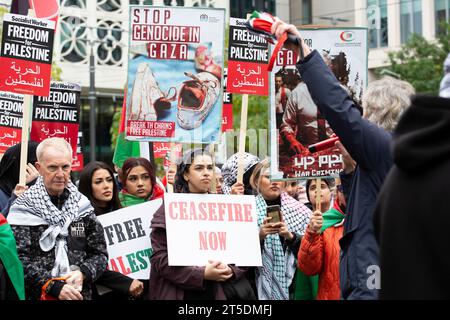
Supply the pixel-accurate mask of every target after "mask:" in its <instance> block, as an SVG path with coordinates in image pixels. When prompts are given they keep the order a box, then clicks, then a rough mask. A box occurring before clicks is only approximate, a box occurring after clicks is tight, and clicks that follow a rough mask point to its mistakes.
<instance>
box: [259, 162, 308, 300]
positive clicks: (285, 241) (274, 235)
mask: <svg viewBox="0 0 450 320" xmlns="http://www.w3.org/2000/svg"><path fill="white" fill-rule="evenodd" d="M269 167H270V163H269V161H268V160H263V161H261V162H260V163H258V164H257V165H256V167H255V169H254V170H253V174H252V176H251V177H250V183H251V185H252V187H253V190H254V191H256V193H257V196H256V210H257V214H258V226H259V228H260V229H259V230H260V231H259V238H260V241H261V249H262V252H261V253H262V263H263V265H262V267H259V268H258V269H257V272H256V286H257V291H258V298H259V299H260V300H288V299H289V294H290V290H289V289H290V285H291V283H292V280H293V278H294V274H295V271H296V265H297V262H296V258H297V252H298V248H299V246H300V241H301V238H302V237H303V235H304V234H305V230H306V227H307V225H308V223H309V217H310V215H311V211H310V210H309V209H308V208H307V207H306V206H305V205H303V204H302V203H300V202H298V201H297V200H295V199H294V198H292V197H291V196H289V195H288V194H287V193H286V192H284V183H283V182H277V181H271V180H270V173H269ZM268 206H278V208H279V210H280V212H281V217H280V221H277V222H275V221H272V218H271V217H268V216H267V212H268V210H267V209H268Z"/></svg>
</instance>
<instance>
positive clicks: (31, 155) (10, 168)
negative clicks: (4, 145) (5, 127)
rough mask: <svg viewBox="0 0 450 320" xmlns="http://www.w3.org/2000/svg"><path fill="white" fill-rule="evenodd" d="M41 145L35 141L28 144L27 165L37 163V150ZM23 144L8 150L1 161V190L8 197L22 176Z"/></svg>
mask: <svg viewBox="0 0 450 320" xmlns="http://www.w3.org/2000/svg"><path fill="white" fill-rule="evenodd" d="M38 144H39V143H37V142H35V141H29V142H28V156H27V163H32V164H33V165H34V163H35V162H36V161H37V158H36V148H37V146H38ZM21 145H22V143H19V144H16V145H15V146H12V147H10V148H9V149H8V150H6V152H5V154H4V155H3V158H2V160H1V161H0V189H2V190H3V192H5V193H6V194H7V195H11V192H12V191H13V190H14V188H15V187H16V184H18V183H19V175H20V148H21Z"/></svg>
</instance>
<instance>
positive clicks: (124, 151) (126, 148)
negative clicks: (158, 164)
mask: <svg viewBox="0 0 450 320" xmlns="http://www.w3.org/2000/svg"><path fill="white" fill-rule="evenodd" d="M126 104H127V95H126V93H125V96H124V97H123V105H122V115H121V117H120V125H119V134H118V136H117V142H116V148H115V149H114V157H113V163H114V164H115V165H116V166H118V167H119V168H122V165H123V163H124V162H125V160H127V159H128V158H139V157H142V158H146V159H150V150H149V143H148V142H140V141H129V140H125V119H126V114H127V113H126V111H127V108H126Z"/></svg>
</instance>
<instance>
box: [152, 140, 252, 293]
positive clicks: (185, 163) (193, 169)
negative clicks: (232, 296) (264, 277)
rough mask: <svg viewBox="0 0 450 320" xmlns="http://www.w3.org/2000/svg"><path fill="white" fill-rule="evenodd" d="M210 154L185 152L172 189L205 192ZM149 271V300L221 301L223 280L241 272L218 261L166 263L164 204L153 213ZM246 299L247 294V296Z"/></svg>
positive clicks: (208, 186) (211, 169)
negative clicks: (203, 264)
mask: <svg viewBox="0 0 450 320" xmlns="http://www.w3.org/2000/svg"><path fill="white" fill-rule="evenodd" d="M213 172H214V165H213V159H212V156H211V155H210V154H209V153H208V152H207V151H205V150H202V149H194V150H189V151H187V152H186V153H185V154H184V156H183V159H182V161H181V163H180V164H179V165H178V170H177V176H176V179H175V192H178V193H209V190H210V189H211V183H212V179H213ZM151 227H152V233H151V236H150V237H151V241H152V248H153V255H152V257H151V259H150V261H151V266H152V269H151V273H150V299H152V300H200V299H201V300H224V299H226V298H227V296H226V294H225V292H224V289H223V287H222V284H223V282H225V281H228V280H232V279H240V278H242V277H243V274H244V271H243V270H242V269H240V268H237V267H235V266H230V265H226V264H224V263H222V262H220V261H209V263H208V264H207V265H206V266H198V267H197V266H183V267H181V266H169V264H168V252H167V234H166V220H165V212H164V205H162V206H161V207H160V209H158V211H157V212H156V213H155V214H154V216H153V220H152V224H151ZM249 298H250V297H249Z"/></svg>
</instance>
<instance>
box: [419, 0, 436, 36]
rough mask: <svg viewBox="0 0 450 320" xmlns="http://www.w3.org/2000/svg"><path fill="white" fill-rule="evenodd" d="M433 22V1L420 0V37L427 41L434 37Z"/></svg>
mask: <svg viewBox="0 0 450 320" xmlns="http://www.w3.org/2000/svg"><path fill="white" fill-rule="evenodd" d="M435 20H436V14H435V11H434V1H427V0H422V35H423V37H424V38H425V39H427V40H432V39H434V38H435V37H436V28H435V25H436V23H435Z"/></svg>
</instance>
